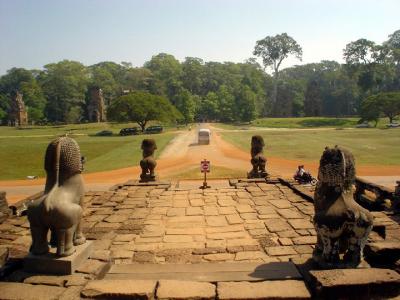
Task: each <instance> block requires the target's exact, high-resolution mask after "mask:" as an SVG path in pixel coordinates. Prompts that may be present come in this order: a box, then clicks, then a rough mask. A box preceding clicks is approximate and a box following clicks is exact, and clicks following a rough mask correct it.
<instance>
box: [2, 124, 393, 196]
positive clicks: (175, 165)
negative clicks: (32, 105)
mask: <svg viewBox="0 0 400 300" xmlns="http://www.w3.org/2000/svg"><path fill="white" fill-rule="evenodd" d="M201 127H202V128H210V129H211V131H212V135H211V142H210V144H209V145H198V144H197V129H198V128H194V129H192V130H191V131H187V132H182V133H180V134H178V135H177V136H176V137H175V138H174V139H173V140H172V141H171V142H170V144H169V145H168V146H167V147H166V148H165V149H164V151H163V152H162V153H161V155H160V157H159V159H158V160H157V164H158V165H157V172H158V175H159V177H160V179H173V177H174V175H175V174H178V173H181V172H184V171H187V170H188V169H190V168H193V167H196V166H199V165H200V161H201V160H203V159H208V160H210V161H211V165H212V166H220V167H225V168H230V169H235V170H240V171H243V177H245V176H246V172H248V171H249V170H250V168H251V164H250V153H247V152H245V151H243V150H241V149H239V148H237V147H235V146H234V145H232V144H230V143H228V142H226V141H224V140H223V139H222V138H221V136H220V134H219V133H220V132H221V131H222V130H223V129H216V128H214V127H212V126H209V125H206V124H202V125H201ZM250 139H251V134H250V133H249V142H250ZM301 163H302V162H301V161H297V160H288V159H285V158H280V157H268V166H267V168H268V172H269V173H271V174H273V175H278V174H279V175H281V176H292V174H293V173H294V171H295V170H296V168H297V166H298V165H299V164H301ZM317 168H318V162H317V161H316V162H312V163H307V165H306V169H308V170H310V171H311V172H312V174H317ZM357 173H358V175H361V176H365V178H366V179H369V180H372V181H374V182H377V183H379V184H382V185H386V186H393V185H394V184H395V181H396V180H399V179H400V170H399V168H398V167H391V166H358V168H357ZM139 174H140V168H139V166H135V167H129V168H123V169H118V170H112V171H105V172H96V173H88V174H84V175H83V176H84V179H85V183H86V189H87V190H88V191H90V190H92V191H93V190H97V191H100V190H107V189H109V188H110V187H111V186H113V185H114V184H117V183H123V182H126V181H127V180H130V179H134V178H138V177H139ZM44 182H45V179H44V178H39V179H35V180H13V181H0V189H1V190H4V191H6V192H7V200H8V202H9V203H14V202H16V201H18V200H21V199H23V198H25V197H27V196H29V195H32V194H34V193H37V192H39V191H41V190H42V189H43V186H44Z"/></svg>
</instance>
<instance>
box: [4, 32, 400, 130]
mask: <svg viewBox="0 0 400 300" xmlns="http://www.w3.org/2000/svg"><path fill="white" fill-rule="evenodd" d="M253 54H254V57H252V58H250V59H248V60H246V61H245V62H243V63H232V62H224V63H220V62H212V61H210V62H205V61H203V60H202V59H200V58H195V57H187V58H186V59H185V60H184V61H182V62H180V61H178V60H177V59H176V58H175V57H174V56H172V55H170V54H166V53H160V54H158V55H155V56H153V57H152V58H151V59H150V60H149V61H147V62H146V63H145V64H144V65H143V66H142V67H133V66H132V65H131V64H130V63H127V62H122V63H120V64H118V63H114V62H100V63H98V64H95V65H91V66H84V65H83V64H82V63H80V62H77V61H69V60H63V61H60V62H57V63H50V64H47V65H45V66H44V67H43V69H42V70H26V69H23V68H12V69H10V70H8V71H7V74H5V75H3V76H2V77H0V121H1V123H2V124H7V120H8V112H9V109H10V97H11V96H10V95H11V94H12V93H13V92H14V91H19V92H21V93H22V94H23V100H24V102H25V105H26V106H27V107H28V115H29V120H30V122H31V121H33V122H35V123H36V124H46V123H56V122H58V123H75V122H85V121H86V120H87V109H86V107H87V103H88V100H89V99H88V98H89V92H88V91H89V89H90V88H91V87H100V88H101V89H102V90H103V95H104V99H105V103H106V106H109V107H110V108H112V106H113V103H117V102H118V101H120V102H121V97H123V95H126V94H129V93H131V92H146V93H148V94H152V95H156V96H160V97H162V98H164V99H166V100H167V101H169V102H170V103H171V104H172V105H173V106H175V108H176V109H177V111H179V112H180V114H179V116H180V117H179V119H180V121H181V122H186V123H187V122H191V121H194V120H215V121H222V122H248V121H251V120H253V119H255V118H256V117H266V116H267V117H268V116H271V117H292V116H336V117H338V116H351V115H361V116H362V117H363V118H364V119H365V120H372V119H374V118H376V117H377V115H378V117H379V113H382V114H385V111H384V109H383V108H381V107H380V106H379V105H380V104H379V103H380V102H379V101H381V102H382V103H383V102H384V100H382V99H383V98H381V97H379V95H380V94H382V95H386V96H387V97H386V98H387V99H389V100H388V101H389V106H390V109H389V110H390V111H391V113H392V114H393V112H394V113H395V115H396V114H399V113H400V105H399V104H398V103H399V102H400V100H399V93H398V92H399V91H400V30H397V31H396V32H394V33H392V34H390V35H389V36H388V39H387V40H386V41H385V42H384V43H382V44H376V43H374V42H373V41H369V40H367V39H359V40H357V41H353V42H350V43H349V44H347V45H345V48H344V50H343V57H344V60H345V63H344V64H339V63H338V62H335V61H321V62H319V63H311V64H304V65H297V66H294V67H290V68H286V69H282V70H279V67H280V64H281V63H282V61H283V60H284V59H285V58H287V57H288V56H289V55H295V56H296V57H297V58H299V59H301V55H302V49H301V46H300V45H299V44H297V42H296V41H294V40H293V39H292V38H291V37H289V36H288V35H286V34H281V35H276V36H274V37H266V38H265V39H264V40H260V41H257V43H256V47H255V50H254V53H253ZM258 58H261V61H262V63H261V64H260V63H258V62H257V59H258ZM270 67H271V68H272V71H273V72H272V76H271V75H269V74H268V73H267V72H266V71H267V70H269V68H270ZM386 98H385V99H386ZM393 99H394V100H393ZM390 101H392V102H390ZM393 103H394V104H393ZM396 103H397V104H396ZM396 110H397V113H396ZM110 111H115V109H111V110H110ZM114 113H115V112H114ZM110 119H118V118H117V117H114V118H113V117H111V118H110Z"/></svg>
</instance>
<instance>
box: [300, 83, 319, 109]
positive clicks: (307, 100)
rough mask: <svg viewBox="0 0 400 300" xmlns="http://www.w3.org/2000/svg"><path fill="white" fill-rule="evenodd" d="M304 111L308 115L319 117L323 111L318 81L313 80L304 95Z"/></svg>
mask: <svg viewBox="0 0 400 300" xmlns="http://www.w3.org/2000/svg"><path fill="white" fill-rule="evenodd" d="M304 96H305V97H304V113H305V115H306V117H319V116H321V111H322V99H321V98H322V97H321V88H320V87H319V86H318V83H317V81H315V80H311V81H309V83H308V85H307V89H306V92H305V95H304Z"/></svg>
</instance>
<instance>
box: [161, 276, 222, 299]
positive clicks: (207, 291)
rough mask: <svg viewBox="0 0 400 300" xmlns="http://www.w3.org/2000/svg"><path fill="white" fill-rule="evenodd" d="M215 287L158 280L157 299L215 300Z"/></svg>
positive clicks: (199, 283)
mask: <svg viewBox="0 0 400 300" xmlns="http://www.w3.org/2000/svg"><path fill="white" fill-rule="evenodd" d="M215 292H216V287H215V285H213V284H211V283H208V282H196V281H179V280H160V281H159V282H158V287H157V299H160V300H165V299H204V300H207V299H215V296H216V295H215Z"/></svg>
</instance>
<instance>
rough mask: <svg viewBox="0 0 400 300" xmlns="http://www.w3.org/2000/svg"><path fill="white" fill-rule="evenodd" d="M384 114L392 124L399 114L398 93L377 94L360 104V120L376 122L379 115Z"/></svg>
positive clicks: (399, 94) (399, 100)
mask: <svg viewBox="0 0 400 300" xmlns="http://www.w3.org/2000/svg"><path fill="white" fill-rule="evenodd" d="M380 113H382V114H384V115H385V116H386V117H387V118H389V122H390V123H393V119H394V118H395V117H396V116H397V115H399V114H400V92H388V93H379V94H376V95H372V96H369V97H367V98H366V99H365V100H364V101H363V103H362V118H363V119H366V120H375V121H376V120H377V119H378V118H379V114H380Z"/></svg>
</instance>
